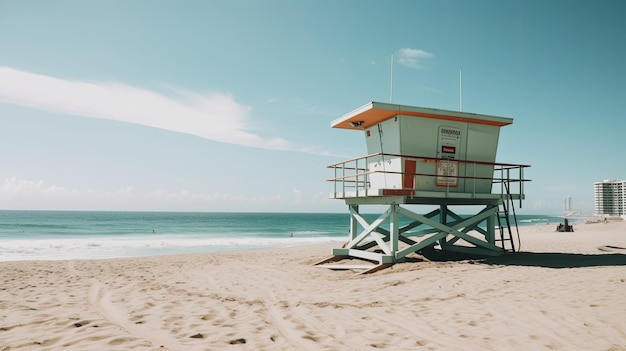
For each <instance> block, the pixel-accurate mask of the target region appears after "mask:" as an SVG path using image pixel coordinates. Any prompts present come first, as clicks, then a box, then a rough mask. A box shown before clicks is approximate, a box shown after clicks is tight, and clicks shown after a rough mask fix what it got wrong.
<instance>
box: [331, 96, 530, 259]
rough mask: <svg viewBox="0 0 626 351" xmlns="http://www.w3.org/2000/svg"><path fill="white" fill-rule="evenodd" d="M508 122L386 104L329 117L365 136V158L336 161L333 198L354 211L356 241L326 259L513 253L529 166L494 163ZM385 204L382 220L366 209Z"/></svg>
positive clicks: (352, 238) (352, 221)
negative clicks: (431, 252)
mask: <svg viewBox="0 0 626 351" xmlns="http://www.w3.org/2000/svg"><path fill="white" fill-rule="evenodd" d="M511 123H513V119H511V118H505V117H496V116H488V115H478V114H474V113H467V112H460V111H447V110H438V109H430V108H422V107H416V106H406V105H396V104H388V103H380V102H371V103H368V104H366V105H364V106H362V107H360V108H358V109H356V110H354V111H352V112H350V113H348V114H346V115H344V116H342V117H340V118H338V119H336V120H334V121H333V122H331V127H333V128H340V129H347V130H353V131H357V132H360V133H362V134H363V136H364V137H365V144H366V147H367V155H366V156H362V157H358V158H354V159H350V160H347V161H343V162H339V163H335V164H333V165H330V166H329V168H331V169H332V170H333V171H334V176H333V178H332V179H329V181H331V182H332V183H333V184H334V191H333V193H332V194H331V198H334V199H341V200H344V201H345V203H346V204H347V205H348V210H349V211H350V214H351V219H350V230H349V233H350V237H349V241H348V242H347V243H346V244H345V245H344V247H342V248H337V249H334V250H333V257H331V258H329V259H328V260H326V261H323V263H325V264H328V263H330V262H333V261H334V260H342V259H343V258H351V257H353V258H360V259H365V260H370V261H374V262H378V263H379V265H378V267H382V266H385V265H390V264H393V263H395V262H399V261H402V260H404V259H405V257H406V256H407V255H409V254H411V253H415V252H421V250H430V249H434V250H441V251H456V252H467V253H477V254H485V255H501V254H503V253H505V252H515V246H516V243H515V241H514V240H513V234H512V233H511V222H510V221H511V218H513V219H514V220H515V212H514V210H515V207H514V203H519V206H521V203H522V199H523V198H524V182H525V181H527V180H526V179H524V175H523V174H524V168H526V167H529V166H526V165H514V164H504V163H496V162H495V161H496V150H497V146H498V138H499V134H500V128H501V127H503V126H506V125H509V124H511ZM414 205H416V206H414ZM373 207H374V208H375V209H374V210H371V209H372V208H373ZM366 208H367V209H366ZM381 208H383V209H385V211H384V212H383V213H382V214H380V215H379V216H378V217H377V218H372V217H371V216H366V215H363V214H362V213H368V212H369V213H371V211H375V210H378V209H381ZM459 208H461V209H460V210H459ZM468 208H469V209H471V210H472V211H475V212H473V213H474V214H473V215H469V216H468V215H467V211H468ZM459 211H463V212H462V213H460V214H459V213H456V212H459ZM514 225H515V228H517V226H516V223H515V224H514ZM518 239H519V235H518ZM320 263H322V262H320ZM337 266H341V265H340V264H338V265H337Z"/></svg>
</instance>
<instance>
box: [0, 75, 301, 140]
mask: <svg viewBox="0 0 626 351" xmlns="http://www.w3.org/2000/svg"><path fill="white" fill-rule="evenodd" d="M172 93H173V95H175V96H166V95H163V94H160V93H157V92H155V91H151V90H147V89H143V88H137V87H133V86H129V85H125V84H120V83H114V82H97V81H76V80H65V79H60V78H55V77H50V76H45V75H40V74H35V73H30V72H25V71H20V70H16V69H13V68H9V67H0V103H5V104H13V105H20V106H25V107H30V108H34V109H39V110H43V111H48V112H54V113H60V114H69V115H76V116H82V117H91V118H100V119H108V120H115V121H121V122H128V123H134V124H140V125H145V126H150V127H154V128H160V129H165V130H169V131H173V132H179V133H185V134H191V135H196V136H199V137H202V138H206V139H209V140H214V141H219V142H223V143H229V144H237V145H244V146H250V147H257V148H266V149H287V148H288V147H289V143H288V142H287V141H286V140H284V139H281V138H263V137H261V136H259V135H257V134H255V133H253V132H250V131H248V130H247V123H248V120H249V118H250V107H247V106H244V105H241V104H239V103H237V102H236V101H235V99H234V98H233V97H232V96H231V95H229V94H224V93H207V94H200V93H196V92H192V91H187V90H180V89H178V90H177V89H172Z"/></svg>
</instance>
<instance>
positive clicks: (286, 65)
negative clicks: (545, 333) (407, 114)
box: [0, 0, 626, 214]
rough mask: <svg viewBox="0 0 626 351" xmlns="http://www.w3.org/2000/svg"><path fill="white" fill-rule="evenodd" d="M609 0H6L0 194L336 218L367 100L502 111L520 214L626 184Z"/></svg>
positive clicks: (0, 1) (624, 73)
mask: <svg viewBox="0 0 626 351" xmlns="http://www.w3.org/2000/svg"><path fill="white" fill-rule="evenodd" d="M625 15H626V3H624V2H622V1H532V0H531V1H368V0H365V1H364V0H346V1H184V2H181V1H152V0H151V1H142V0H137V1H64V0H60V1H54V2H52V1H28V0H27V1H22V0H20V1H8V0H0V48H2V49H1V50H0V121H1V126H2V127H1V128H0V150H1V151H0V164H1V165H2V166H0V208H1V209H67V210H76V209H86V210H174V211H297V212H309V211H311V212H343V211H346V208H345V205H344V203H343V202H342V201H340V200H329V199H327V194H328V193H329V192H330V191H331V189H332V187H331V185H330V184H329V183H327V182H325V179H327V178H329V177H331V176H332V174H331V172H330V170H328V169H326V166H327V165H328V164H330V163H334V162H338V161H341V160H344V159H348V158H352V157H357V156H362V155H365V154H366V149H365V142H364V140H363V135H362V134H361V133H359V132H355V131H347V130H338V129H332V128H330V126H329V123H330V122H331V121H332V120H334V119H335V118H337V117H339V116H341V115H343V114H345V113H347V112H349V111H351V110H353V109H355V108H357V107H360V106H362V105H364V104H366V103H368V102H370V101H381V102H388V101H389V98H390V71H391V69H390V68H391V57H392V53H393V57H394V65H393V66H394V80H393V102H394V103H398V104H405V105H415V106H422V107H433V108H440V109H450V110H457V109H458V108H459V69H461V68H462V71H463V110H464V111H467V112H474V113H480V114H489V115H496V116H503V117H511V118H514V123H513V125H510V126H506V127H504V128H503V129H502V132H501V135H500V143H499V150H498V156H497V160H498V161H500V162H507V163H522V164H530V165H531V166H532V168H530V169H529V170H528V171H527V172H526V176H528V177H529V178H532V179H533V181H532V183H530V184H528V186H527V188H526V195H527V200H526V202H525V203H524V208H523V210H522V211H523V212H525V213H548V214H559V213H562V212H563V198H564V197H565V196H571V197H572V200H573V207H574V208H575V209H577V210H580V211H583V212H586V213H590V212H592V211H593V182H595V181H602V180H603V179H607V178H614V179H626V162H624V159H623V155H624V153H623V150H624V138H625V134H624V131H626V121H625V120H626V119H625V117H626V116H625V113H624V108H623V103H624V101H626V84H625V83H626V66H625V65H624V62H626V41H625V40H624V38H626V24H624V23H625V22H624V21H623V18H624V16H625Z"/></svg>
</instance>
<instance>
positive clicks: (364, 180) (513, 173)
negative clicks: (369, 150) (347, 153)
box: [327, 153, 530, 207]
mask: <svg viewBox="0 0 626 351" xmlns="http://www.w3.org/2000/svg"><path fill="white" fill-rule="evenodd" d="M391 159H400V160H401V164H404V162H405V161H407V160H408V161H413V162H416V163H418V164H419V163H422V162H431V163H437V162H439V163H446V162H455V163H457V164H458V165H459V169H460V168H461V166H460V165H464V167H462V169H463V171H462V172H458V174H448V173H445V174H442V173H438V172H437V171H435V172H432V173H423V172H416V171H414V170H410V171H407V170H405V169H402V170H397V169H393V170H388V169H384V168H383V169H372V167H371V165H372V164H374V163H380V162H382V163H383V164H384V163H385V161H388V160H391ZM481 167H482V168H481ZM491 167H493V175H492V176H486V175H485V174H484V173H485V172H484V169H488V170H490V169H491ZM528 167H530V166H529V165H522V164H510V163H498V162H484V161H472V160H452V159H445V158H434V157H424V156H414V155H400V154H387V153H374V154H370V155H366V156H361V157H357V158H353V159H349V160H345V161H341V162H337V163H334V164H331V165H329V166H328V168H330V169H332V170H333V172H334V176H333V177H332V178H330V179H327V181H329V182H332V183H333V192H332V193H331V196H330V197H331V198H335V199H347V198H364V197H378V196H385V192H384V191H383V192H381V190H385V189H384V188H385V187H383V189H381V188H380V187H372V186H371V180H372V179H373V177H376V178H378V179H386V177H390V178H391V177H396V178H395V179H405V177H410V178H411V179H415V178H416V177H427V178H429V177H434V178H437V179H442V178H443V179H444V184H443V185H441V186H437V191H438V192H443V193H444V194H445V196H455V195H458V194H460V193H463V194H469V196H471V197H475V196H479V195H484V194H485V193H487V194H499V195H501V196H507V197H508V198H510V199H516V200H519V201H520V207H521V201H522V199H523V198H524V183H525V182H527V181H530V180H529V179H526V178H525V177H524V169H525V168H528ZM479 168H481V169H482V170H483V171H482V172H480V171H477V169H479ZM461 173H462V174H461ZM477 173H480V174H477ZM461 180H473V181H472V182H469V184H470V188H469V189H468V188H467V187H464V189H463V190H462V191H459V190H457V186H455V185H454V184H458V182H460V181H461ZM478 182H491V189H489V190H490V191H488V192H485V191H484V189H483V191H477V189H476V184H477V183H478ZM389 190H393V191H390V192H388V194H391V195H407V196H417V195H419V192H420V191H423V190H426V189H423V188H421V186H420V185H419V184H415V183H410V182H409V183H407V182H404V181H402V182H401V184H400V186H399V187H394V188H393V189H389ZM431 190H432V189H431Z"/></svg>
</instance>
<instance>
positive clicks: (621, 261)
mask: <svg viewBox="0 0 626 351" xmlns="http://www.w3.org/2000/svg"><path fill="white" fill-rule="evenodd" d="M598 250H599V251H601V252H602V253H599V254H577V253H562V252H516V253H512V254H506V255H502V256H496V257H476V256H469V255H463V254H458V253H451V252H442V251H435V250H432V251H423V252H420V254H421V255H422V256H424V257H425V258H426V259H428V260H430V261H460V260H471V261H475V262H476V263H482V264H489V265H503V266H527V267H545V268H581V267H607V266H626V248H623V247H617V246H601V247H599V248H598Z"/></svg>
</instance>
